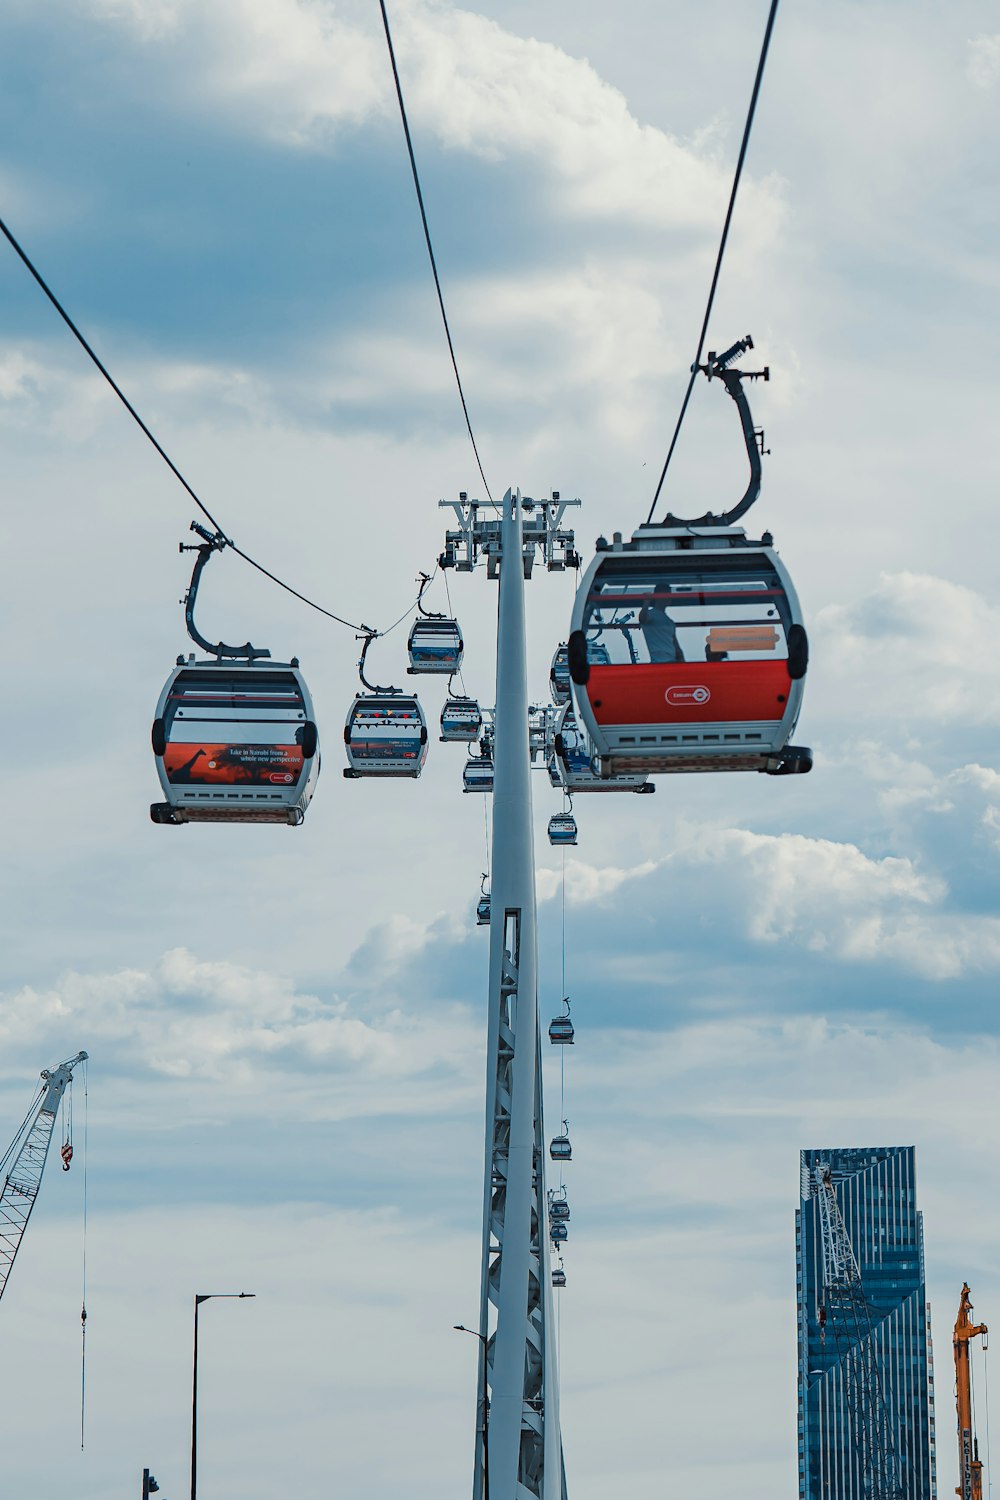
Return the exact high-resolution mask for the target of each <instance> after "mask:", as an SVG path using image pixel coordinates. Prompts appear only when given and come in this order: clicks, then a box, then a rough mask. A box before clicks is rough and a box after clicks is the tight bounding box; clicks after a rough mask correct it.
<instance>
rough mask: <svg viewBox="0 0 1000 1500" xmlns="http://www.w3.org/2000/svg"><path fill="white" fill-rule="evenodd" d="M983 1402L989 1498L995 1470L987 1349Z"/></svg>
mask: <svg viewBox="0 0 1000 1500" xmlns="http://www.w3.org/2000/svg"><path fill="white" fill-rule="evenodd" d="M983 1400H984V1401H985V1403H986V1494H987V1497H988V1496H989V1495H990V1494H991V1493H992V1490H993V1470H992V1467H991V1465H990V1360H989V1354H988V1353H987V1350H986V1349H985V1348H984V1349H983Z"/></svg>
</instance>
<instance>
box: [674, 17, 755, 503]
mask: <svg viewBox="0 0 1000 1500" xmlns="http://www.w3.org/2000/svg"><path fill="white" fill-rule="evenodd" d="M777 11H778V0H771V8H770V10H769V12H768V17H767V26H766V27H765V30H764V42H763V45H762V47H761V49H760V61H759V62H758V64H757V76H756V78H755V79H754V85H753V93H752V94H751V96H750V108H749V110H748V112H747V119H746V124H745V126H744V127H743V141H742V144H741V145H740V154H739V158H738V160H737V162H736V173H735V175H734V177H733V186H732V191H731V192H730V194H729V207H728V208H727V209H726V220H725V223H724V224H723V226H722V239H721V240H720V241H719V253H718V255H717V256H716V258H715V270H714V271H713V273H712V285H711V287H710V288H709V293H708V303H707V304H706V307H705V316H704V318H703V319H702V324H701V334H700V335H699V338H698V352H697V353H696V355H695V357H694V363H693V364H692V366H691V376H690V379H689V380H688V386H687V390H686V391H685V392H684V400H683V401H682V403H681V410H680V415H679V416H678V418H677V426H676V427H675V428H674V435H673V437H672V438H671V439H670V447H669V449H668V451H667V456H666V458H665V459H664V462H663V468H662V470H661V472H660V479H659V483H658V484H657V486H656V493H655V494H654V496H653V503H652V505H651V506H650V507H649V514H648V516H647V517H646V525H647V526H648V525H649V523H650V522H651V521H652V519H653V512H654V511H655V509H656V506H657V502H658V501H659V498H660V491H661V490H662V489H663V481H664V480H665V479H666V477H667V470H668V468H669V467H670V460H671V459H672V458H673V456H674V449H675V448H676V446H677V439H678V437H679V436H680V430H681V424H682V423H683V421H684V417H685V415H686V414H687V409H688V402H689V401H690V400H691V392H692V391H693V390H694V383H695V381H696V380H697V378H698V366H699V365H700V363H701V356H702V351H703V349H704V347H705V335H706V334H707V332H708V320H709V318H710V317H711V315H712V304H713V302H714V301H715V292H716V288H717V287H718V285H719V272H720V271H721V270H722V257H723V256H724V255H725V253H726V241H727V240H728V238H729V226H730V224H731V223H732V220H733V209H734V208H735V206H736V194H737V192H738V190H739V185H740V178H741V176H742V175H743V163H744V161H745V160H746V154H747V146H748V145H749V144H750V131H751V128H752V126H753V117H754V113H755V111H756V109H757V98H758V95H759V94H760V85H761V81H762V79H763V77H764V64H765V63H766V61H767V49H768V47H769V46H770V44H771V32H772V30H773V29H774V18H775V16H776V15H777Z"/></svg>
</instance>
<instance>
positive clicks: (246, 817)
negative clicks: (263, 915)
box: [149, 657, 319, 827]
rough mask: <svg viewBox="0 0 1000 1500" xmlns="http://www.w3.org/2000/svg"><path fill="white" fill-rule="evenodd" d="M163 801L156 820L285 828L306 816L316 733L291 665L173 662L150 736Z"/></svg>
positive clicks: (315, 769)
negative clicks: (263, 825)
mask: <svg viewBox="0 0 1000 1500" xmlns="http://www.w3.org/2000/svg"><path fill="white" fill-rule="evenodd" d="M152 742H153V753H154V755H155V757H156V769H157V772H158V774H159V778H160V785H161V787H162V788H163V795H164V797H165V799H166V800H165V801H164V802H155V803H153V805H152V806H151V808H150V810H149V811H150V817H151V818H152V820H153V822H154V823H160V824H180V823H285V824H288V825H290V826H291V827H297V826H298V825H299V824H300V823H301V822H302V820H303V818H304V817H305V812H306V808H307V807H308V806H309V803H310V800H311V798H312V794H313V790H314V788H315V785H316V778H317V777H318V775H319V737H318V734H317V730H316V723H315V720H314V718H313V707H312V700H311V698H310V696H309V690H308V688H307V687H306V684H305V679H304V678H303V676H302V673H301V672H300V671H299V668H298V662H297V661H294V660H293V661H292V662H290V663H283V662H271V661H268V662H261V661H243V660H228V661H227V660H217V661H195V659H194V657H190V658H188V659H187V660H184V658H178V662H177V665H176V666H175V668H174V670H173V671H172V672H171V674H170V676H169V677H168V678H167V681H166V683H165V685H164V688H163V691H162V693H161V694H160V699H159V702H158V703H157V706H156V718H155V720H154V722H153V731H152Z"/></svg>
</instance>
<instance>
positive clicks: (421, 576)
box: [417, 573, 447, 620]
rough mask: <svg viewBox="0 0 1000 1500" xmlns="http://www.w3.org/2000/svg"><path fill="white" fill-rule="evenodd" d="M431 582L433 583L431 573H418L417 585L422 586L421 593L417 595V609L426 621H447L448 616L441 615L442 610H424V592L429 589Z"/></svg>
mask: <svg viewBox="0 0 1000 1500" xmlns="http://www.w3.org/2000/svg"><path fill="white" fill-rule="evenodd" d="M430 581H431V574H430V573H418V574H417V583H419V585H420V592H419V594H418V595H417V609H418V610H419V611H420V613H421V614H422V615H423V617H424V619H425V620H445V619H447V615H443V614H441V612H440V610H433V609H424V604H423V599H424V592H425V590H426V589H427V586H428V584H429V583H430Z"/></svg>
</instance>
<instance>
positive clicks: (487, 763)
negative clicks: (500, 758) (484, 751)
mask: <svg viewBox="0 0 1000 1500" xmlns="http://www.w3.org/2000/svg"><path fill="white" fill-rule="evenodd" d="M492 790H493V758H492V756H489V755H470V756H469V758H468V760H467V761H466V762H465V765H464V766H463V768H462V791H463V792H492Z"/></svg>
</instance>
